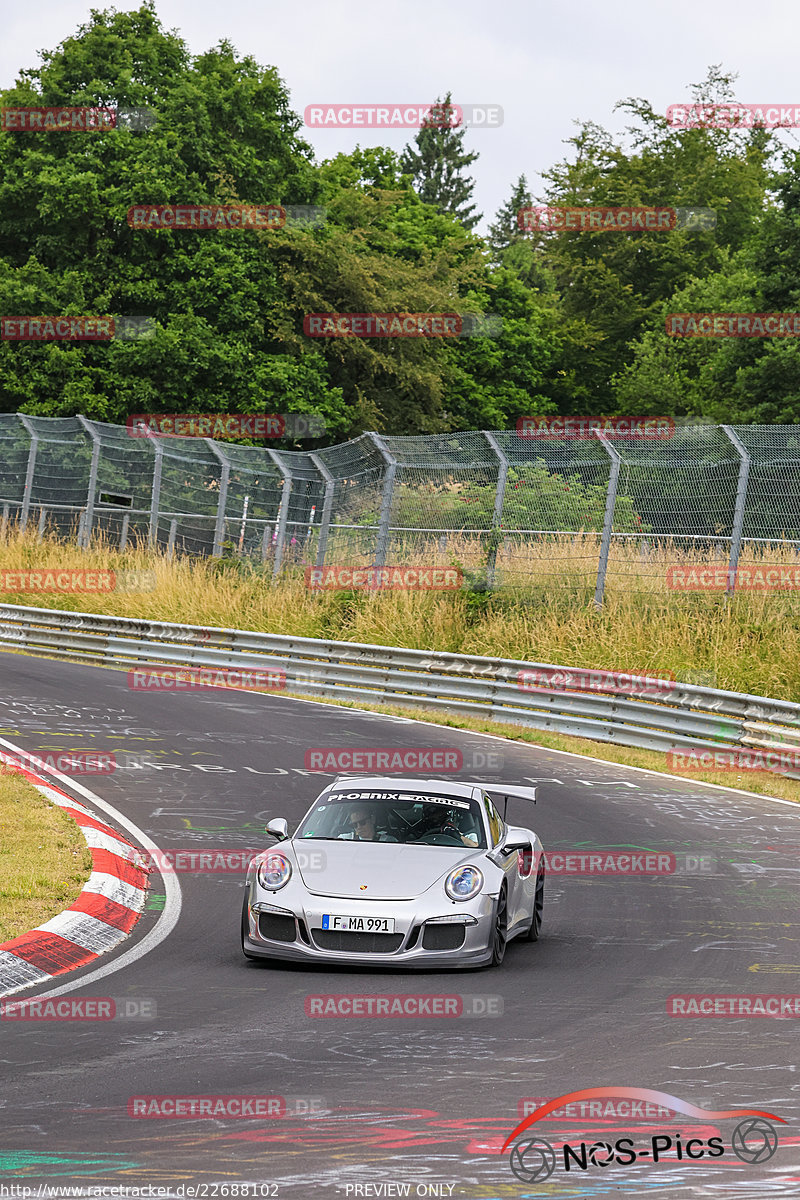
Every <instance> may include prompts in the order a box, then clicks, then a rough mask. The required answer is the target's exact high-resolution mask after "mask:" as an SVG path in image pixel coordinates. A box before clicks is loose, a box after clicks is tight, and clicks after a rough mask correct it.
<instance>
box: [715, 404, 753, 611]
mask: <svg viewBox="0 0 800 1200" xmlns="http://www.w3.org/2000/svg"><path fill="white" fill-rule="evenodd" d="M721 429H722V431H723V433H725V434H726V435H727V437H728V440H729V441H730V442H732V443H733V447H734V449H735V450H736V453H737V454H738V455H739V479H738V482H737V484H736V503H735V505H734V507H733V528H732V530H731V557H730V561H729V562H728V586H727V587H726V588H725V595H726V596H728V597H730V596H732V595H733V593H734V591H735V589H736V572H737V569H738V567H739V553H740V551H741V549H742V529H743V528H744V506H745V502H746V500H747V485H748V483H749V480H750V462H751V459H750V455H749V453H748V452H747V448H746V447H745V445H744V443H743V442H742V440H741V438H740V437H739V435H738V433H736V432H735V430H734V429H733V428H732V426H730V425H722V426H721Z"/></svg>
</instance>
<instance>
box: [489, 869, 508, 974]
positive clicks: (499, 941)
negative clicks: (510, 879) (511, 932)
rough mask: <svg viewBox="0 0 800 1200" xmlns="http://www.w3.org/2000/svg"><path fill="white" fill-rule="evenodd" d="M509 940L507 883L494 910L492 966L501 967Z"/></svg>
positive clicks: (501, 890)
mask: <svg viewBox="0 0 800 1200" xmlns="http://www.w3.org/2000/svg"><path fill="white" fill-rule="evenodd" d="M507 942H508V898H507V892H506V887H505V884H503V886H502V887H501V889H500V895H499V896H498V897H497V907H496V908H495V910H494V927H493V929H492V966H493V967H499V966H500V964H501V962H502V961H503V959H504V958H505V956H506V943H507Z"/></svg>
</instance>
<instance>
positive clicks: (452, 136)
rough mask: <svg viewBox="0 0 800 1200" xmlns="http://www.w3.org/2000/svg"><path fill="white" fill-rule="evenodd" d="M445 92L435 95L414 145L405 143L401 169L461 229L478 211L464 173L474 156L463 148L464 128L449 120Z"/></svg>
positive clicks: (470, 225) (450, 110)
mask: <svg viewBox="0 0 800 1200" xmlns="http://www.w3.org/2000/svg"><path fill="white" fill-rule="evenodd" d="M450 97H451V93H450V92H448V93H447V95H446V96H445V98H444V101H443V102H442V101H440V100H438V99H437V101H436V104H435V105H434V106H433V107H432V109H431V113H430V116H429V118H428V120H426V121H425V122H424V124H423V125H422V127H421V128H420V131H419V133H418V134H417V136H416V138H415V139H414V141H415V143H416V149H414V148H413V147H412V146H406V148H405V150H404V151H403V154H402V157H401V165H402V168H403V171H405V172H406V173H407V174H409V175H410V176H411V177H412V178H413V180H414V186H415V188H416V191H417V194H418V195H419V197H420V199H422V200H423V201H424V202H425V203H426V204H431V205H433V206H434V208H437V209H438V210H439V212H442V213H451V214H452V215H453V216H455V217H457V218H458V220H459V221H460V222H461V224H462V225H463V226H464V228H465V229H473V228H474V227H475V226H476V225H477V224H478V222H479V221H480V220H481V216H482V214H481V213H478V212H476V211H475V205H474V204H470V203H469V201H470V200H471V198H472V193H473V191H474V190H475V181H474V180H473V179H471V178H470V177H468V176H466V175H464V171H465V170H466V168H467V167H471V166H472V164H473V163H474V162H475V161H476V160H477V158H478V157H479V156H478V153H477V151H474V150H473V151H467V150H465V149H464V136H465V134H466V130H465V129H459V128H458V125H457V123H455V122H454V121H453V117H454V109H453V105H452V104H451V102H450Z"/></svg>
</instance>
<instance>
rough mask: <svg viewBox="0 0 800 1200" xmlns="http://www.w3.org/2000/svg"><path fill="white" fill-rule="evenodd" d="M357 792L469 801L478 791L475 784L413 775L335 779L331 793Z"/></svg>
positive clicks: (351, 776)
mask: <svg viewBox="0 0 800 1200" xmlns="http://www.w3.org/2000/svg"><path fill="white" fill-rule="evenodd" d="M356 788H357V789H358V790H359V791H364V792H367V791H375V790H376V789H378V790H381V791H385V792H430V793H431V795H434V796H461V797H462V798H466V799H470V798H471V797H473V796H474V795H475V793H476V791H479V790H480V789H479V787H478V785H477V784H475V783H458V782H457V781H456V780H454V779H419V778H417V777H416V776H414V775H350V776H343V777H340V778H338V779H335V780H334V782H333V783H332V784H331V786H330V791H332V792H339V791H345V792H351V791H355V790H356Z"/></svg>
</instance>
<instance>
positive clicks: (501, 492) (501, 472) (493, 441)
mask: <svg viewBox="0 0 800 1200" xmlns="http://www.w3.org/2000/svg"><path fill="white" fill-rule="evenodd" d="M481 433H482V434H483V436H484V437H485V438H486V440H487V442H488V443H489V445H490V446H491V448H492V450H494V452H495V454H496V455H497V461H498V468H497V492H496V493H495V498H494V511H493V513H492V536H491V540H490V542H489V553H488V555H487V556H486V582H487V584H488V586H489V587H491V586H492V584H493V583H494V571H495V566H496V564H497V547H498V543H499V541H500V534H499V530H500V529H501V527H502V524H503V504H504V502H505V498H506V481H507V479H508V466H509V463H508V459H507V458H506V456H505V454H504V453H503V451H502V450H501V449H500V446H499V444H498V441H497V438H496V437H495V436H494V434H493V433H489V431H488V430H487V429H482V430H481Z"/></svg>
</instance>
